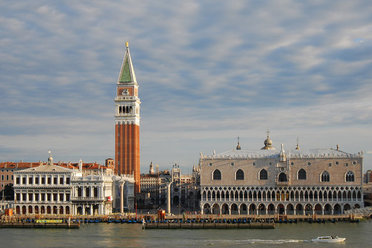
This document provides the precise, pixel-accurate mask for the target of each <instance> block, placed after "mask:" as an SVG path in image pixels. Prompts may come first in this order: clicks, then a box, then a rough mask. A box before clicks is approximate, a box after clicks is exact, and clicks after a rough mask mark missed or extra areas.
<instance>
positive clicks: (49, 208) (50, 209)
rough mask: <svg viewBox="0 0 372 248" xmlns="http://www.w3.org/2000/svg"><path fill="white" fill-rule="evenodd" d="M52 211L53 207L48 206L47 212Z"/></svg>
mask: <svg viewBox="0 0 372 248" xmlns="http://www.w3.org/2000/svg"><path fill="white" fill-rule="evenodd" d="M51 213H52V208H51V207H50V206H47V214H51Z"/></svg>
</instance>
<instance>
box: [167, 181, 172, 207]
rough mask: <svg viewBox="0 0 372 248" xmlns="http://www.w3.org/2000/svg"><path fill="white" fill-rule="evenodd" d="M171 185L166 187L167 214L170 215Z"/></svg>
mask: <svg viewBox="0 0 372 248" xmlns="http://www.w3.org/2000/svg"><path fill="white" fill-rule="evenodd" d="M171 184H172V183H169V184H168V185H167V213H168V214H170V213H171V194H170V186H171Z"/></svg>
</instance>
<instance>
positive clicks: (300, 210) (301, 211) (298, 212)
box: [296, 204, 304, 215]
mask: <svg viewBox="0 0 372 248" xmlns="http://www.w3.org/2000/svg"><path fill="white" fill-rule="evenodd" d="M303 214H304V208H303V206H302V204H297V205H296V215H303Z"/></svg>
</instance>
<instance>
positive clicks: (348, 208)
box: [344, 204, 351, 212]
mask: <svg viewBox="0 0 372 248" xmlns="http://www.w3.org/2000/svg"><path fill="white" fill-rule="evenodd" d="M350 208H351V207H350V205H349V204H345V205H344V212H345V211H347V210H350Z"/></svg>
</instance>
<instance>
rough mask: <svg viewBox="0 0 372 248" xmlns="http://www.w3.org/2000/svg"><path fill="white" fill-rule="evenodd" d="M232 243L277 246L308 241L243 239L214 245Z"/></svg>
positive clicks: (215, 241)
mask: <svg viewBox="0 0 372 248" xmlns="http://www.w3.org/2000/svg"><path fill="white" fill-rule="evenodd" d="M221 242H222V243H225V242H226V243H230V242H232V243H234V244H236V245H242V244H272V245H279V244H287V243H301V242H308V240H299V239H244V240H214V241H213V243H212V244H214V243H221Z"/></svg>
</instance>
